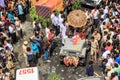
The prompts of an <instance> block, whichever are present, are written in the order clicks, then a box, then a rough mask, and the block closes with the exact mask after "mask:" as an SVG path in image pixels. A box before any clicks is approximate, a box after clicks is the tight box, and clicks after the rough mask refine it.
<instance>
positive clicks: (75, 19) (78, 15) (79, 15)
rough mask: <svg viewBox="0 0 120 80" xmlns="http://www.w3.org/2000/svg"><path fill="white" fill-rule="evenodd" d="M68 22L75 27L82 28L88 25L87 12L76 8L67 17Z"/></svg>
mask: <svg viewBox="0 0 120 80" xmlns="http://www.w3.org/2000/svg"><path fill="white" fill-rule="evenodd" d="M67 21H68V24H69V25H71V26H73V27H74V28H81V27H83V26H85V25H86V23H87V17H86V15H85V13H84V12H83V11H81V10H74V11H72V12H70V14H69V15H68V17H67Z"/></svg>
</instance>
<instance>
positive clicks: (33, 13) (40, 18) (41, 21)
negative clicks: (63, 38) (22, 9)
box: [30, 7, 52, 27]
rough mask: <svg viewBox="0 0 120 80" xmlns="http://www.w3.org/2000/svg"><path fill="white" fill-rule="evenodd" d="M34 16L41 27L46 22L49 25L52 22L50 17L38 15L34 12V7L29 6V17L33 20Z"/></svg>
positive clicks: (44, 25) (45, 24)
mask: <svg viewBox="0 0 120 80" xmlns="http://www.w3.org/2000/svg"><path fill="white" fill-rule="evenodd" d="M34 18H37V20H38V21H39V22H40V23H41V25H42V26H43V27H46V26H47V24H48V25H49V26H52V22H51V19H50V18H45V17H43V16H38V15H37V13H36V9H35V7H32V8H30V19H31V20H32V21H33V20H34Z"/></svg>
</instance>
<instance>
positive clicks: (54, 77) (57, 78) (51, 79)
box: [47, 73, 62, 80]
mask: <svg viewBox="0 0 120 80" xmlns="http://www.w3.org/2000/svg"><path fill="white" fill-rule="evenodd" d="M47 80H62V77H61V76H59V75H56V74H55V73H51V74H50V76H49V77H48V79H47Z"/></svg>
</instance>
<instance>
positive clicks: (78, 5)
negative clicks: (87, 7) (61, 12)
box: [72, 0, 81, 10]
mask: <svg viewBox="0 0 120 80" xmlns="http://www.w3.org/2000/svg"><path fill="white" fill-rule="evenodd" d="M80 8H81V0H75V3H74V4H72V10H76V9H80Z"/></svg>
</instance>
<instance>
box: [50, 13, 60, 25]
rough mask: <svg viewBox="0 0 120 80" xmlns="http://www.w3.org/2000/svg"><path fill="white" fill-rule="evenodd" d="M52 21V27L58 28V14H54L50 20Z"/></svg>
mask: <svg viewBox="0 0 120 80" xmlns="http://www.w3.org/2000/svg"><path fill="white" fill-rule="evenodd" d="M52 19H53V21H52V22H53V25H54V26H58V24H59V17H58V14H57V13H55V16H54V17H53V18H52Z"/></svg>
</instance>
